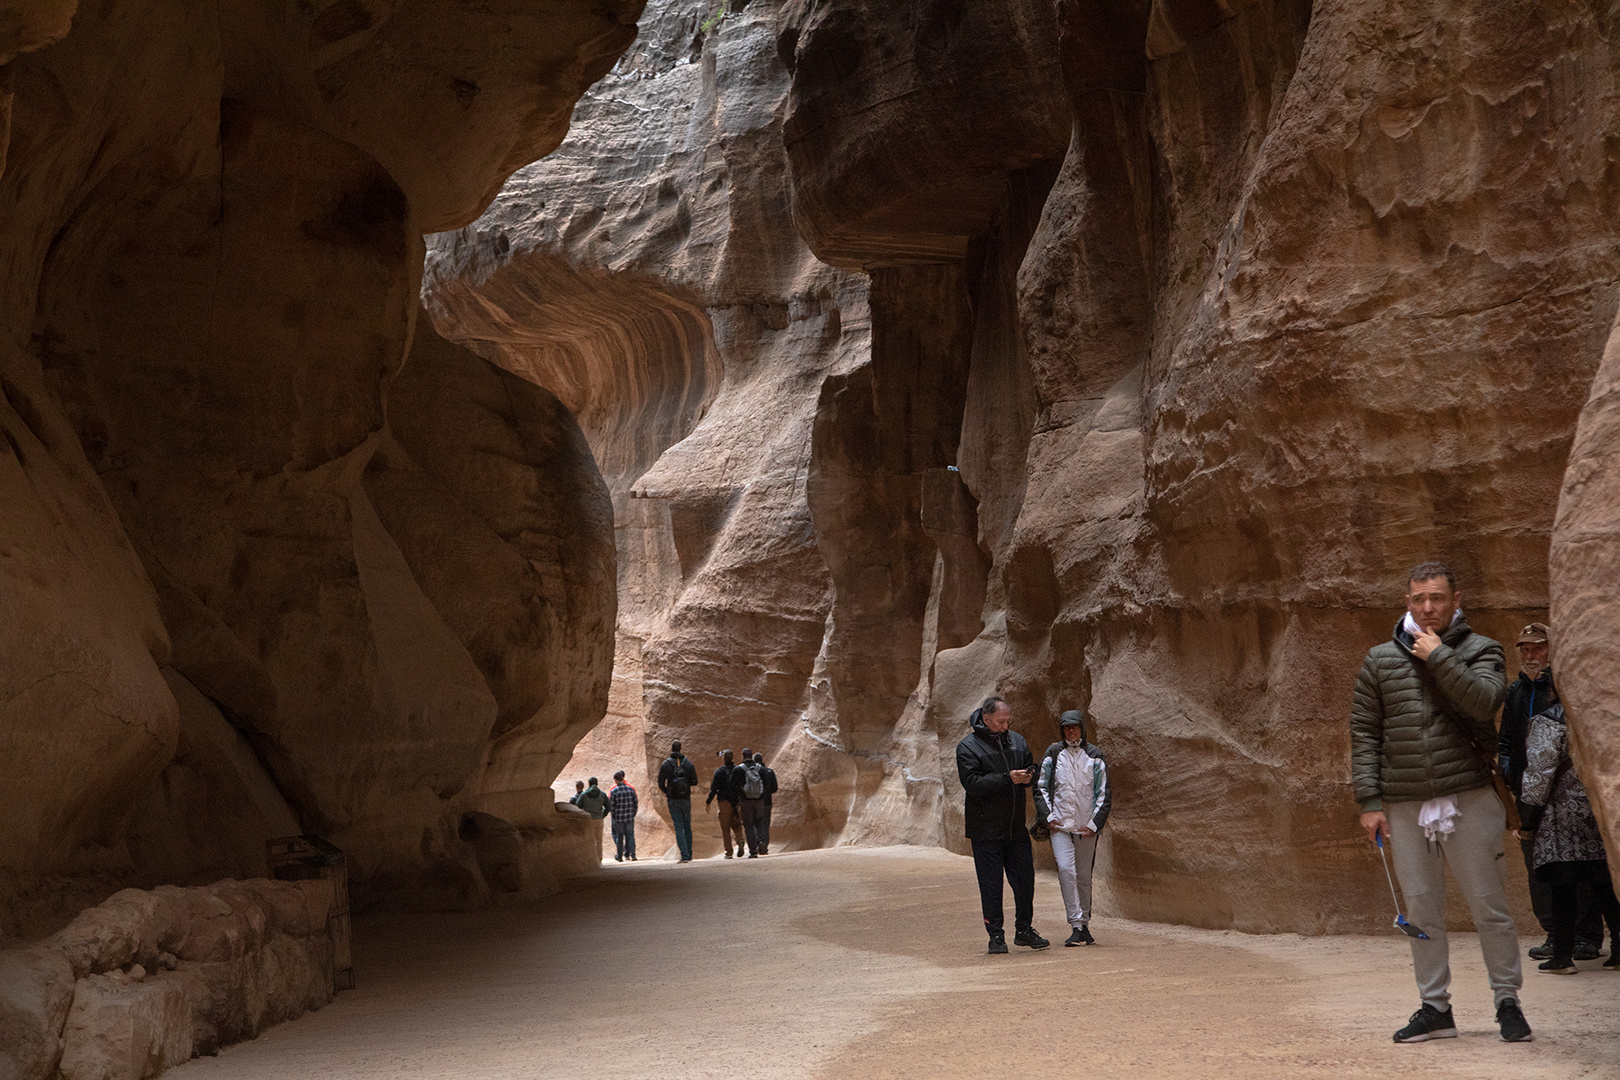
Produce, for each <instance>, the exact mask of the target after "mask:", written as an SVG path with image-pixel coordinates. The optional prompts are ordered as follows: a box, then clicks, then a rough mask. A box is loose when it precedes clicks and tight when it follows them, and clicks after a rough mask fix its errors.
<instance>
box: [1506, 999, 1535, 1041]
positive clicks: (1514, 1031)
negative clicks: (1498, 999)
mask: <svg viewBox="0 0 1620 1080" xmlns="http://www.w3.org/2000/svg"><path fill="white" fill-rule="evenodd" d="M1496 1022H1497V1023H1498V1024H1500V1025H1502V1041H1503V1042H1534V1041H1535V1036H1534V1035H1532V1034H1530V1021H1528V1020H1526V1019H1525V1018H1524V1010H1523V1009H1521V1008H1519V1003H1518V1002H1517V1001H1515V1000H1514V999H1513V998H1508V999H1507V1000H1506V1001H1504V1002H1502V1004H1500V1005H1498V1006H1497V1007H1496Z"/></svg>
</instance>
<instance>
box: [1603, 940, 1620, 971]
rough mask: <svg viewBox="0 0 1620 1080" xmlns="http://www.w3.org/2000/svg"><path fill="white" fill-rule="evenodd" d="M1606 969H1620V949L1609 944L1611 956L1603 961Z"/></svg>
mask: <svg viewBox="0 0 1620 1080" xmlns="http://www.w3.org/2000/svg"><path fill="white" fill-rule="evenodd" d="M1603 970H1604V971H1620V949H1617V948H1615V947H1614V946H1613V945H1610V946H1609V958H1608V959H1607V960H1605V961H1603Z"/></svg>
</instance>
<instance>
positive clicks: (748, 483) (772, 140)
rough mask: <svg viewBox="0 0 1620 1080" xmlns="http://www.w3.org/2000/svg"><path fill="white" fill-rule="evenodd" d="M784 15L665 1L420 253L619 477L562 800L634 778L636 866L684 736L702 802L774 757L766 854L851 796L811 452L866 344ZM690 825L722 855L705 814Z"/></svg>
mask: <svg viewBox="0 0 1620 1080" xmlns="http://www.w3.org/2000/svg"><path fill="white" fill-rule="evenodd" d="M770 8H771V6H770V5H768V4H764V5H760V4H755V5H751V6H750V7H749V8H748V9H746V10H744V11H740V12H737V13H735V14H731V15H728V16H727V17H726V18H725V19H724V20H723V21H719V22H716V23H715V24H713V25H710V26H709V29H708V30H707V32H705V31H704V30H703V26H704V24H705V22H706V20H707V19H708V16H709V15H710V14H711V13H712V11H713V10H714V9H713V5H704V4H700V3H692V2H682V3H664V4H654V5H652V7H651V8H650V9H649V11H648V13H647V15H646V17H645V19H644V20H643V25H642V36H641V39H640V41H639V42H638V44H637V46H636V47H635V49H634V50H632V51H631V52H630V53H629V54H628V55H627V56H626V57H625V59H624V60H623V61H622V62H621V64H620V65H619V68H618V69H617V70H616V71H615V73H614V74H612V75H610V76H609V77H607V78H606V79H604V80H602V81H601V82H600V83H598V84H597V85H596V86H595V87H593V88H592V90H591V92H590V94H589V95H588V96H587V97H586V99H585V100H584V101H583V102H582V103H581V105H580V107H579V109H578V111H577V114H576V117H575V122H574V128H573V132H572V134H571V135H570V137H569V140H568V141H567V142H565V143H564V144H563V146H562V147H561V148H560V149H559V150H558V152H557V153H556V154H554V155H552V156H551V157H550V158H548V159H547V160H545V161H544V162H540V163H537V164H535V165H533V166H531V167H529V168H527V169H524V170H522V171H521V172H520V173H519V174H518V175H517V176H515V177H514V178H513V179H512V181H511V182H510V183H509V184H508V185H507V186H506V188H505V190H504V191H503V193H502V195H501V197H500V198H499V199H498V200H497V202H496V203H495V205H494V206H492V207H491V208H490V210H489V211H488V212H487V213H486V214H485V215H484V216H483V218H481V219H480V220H479V221H478V222H477V223H475V224H474V225H472V226H469V227H468V228H466V229H463V230H460V231H459V232H456V233H448V234H444V235H441V236H438V237H434V238H433V240H432V243H431V247H430V258H429V264H428V273H427V278H426V284H425V290H424V299H425V305H426V307H427V309H428V310H429V311H430V312H432V314H433V316H434V319H435V321H436V323H437V324H438V326H439V328H440V330H441V332H443V333H444V334H445V335H446V336H447V337H451V338H453V339H455V340H457V341H462V342H465V343H467V344H468V345H470V346H472V347H473V348H475V349H477V350H478V351H479V352H481V353H482V354H483V355H486V356H488V357H490V358H491V359H493V360H494V361H495V362H496V363H498V364H499V365H500V366H501V367H503V368H505V369H506V370H508V371H511V372H514V373H516V374H518V375H521V376H523V377H524V378H526V379H529V380H532V381H534V382H537V383H539V384H541V385H543V386H545V387H547V388H548V389H550V390H551V391H553V392H554V393H556V394H557V395H558V397H559V398H560V399H561V400H562V401H563V402H564V403H565V404H567V405H568V406H569V407H570V408H571V409H573V410H574V412H575V413H576V415H578V416H579V418H580V421H581V425H582V427H583V428H584V430H585V433H586V437H587V438H588V439H589V441H590V443H591V447H592V450H593V451H594V452H595V455H596V458H597V461H598V463H599V464H600V465H601V468H602V472H603V474H604V476H605V478H606V479H607V482H608V485H609V487H610V488H611V490H612V492H613V499H614V510H615V530H616V535H617V540H618V556H619V612H618V645H617V656H616V660H615V669H614V685H613V691H612V695H611V697H610V703H609V708H608V717H607V719H606V720H605V721H604V722H603V724H602V725H600V726H599V727H598V728H597V729H596V730H595V731H593V732H592V733H591V735H590V736H589V737H588V738H587V739H586V740H585V741H584V742H583V743H582V744H581V745H580V747H579V749H578V751H577V752H576V754H575V756H574V758H573V761H572V763H571V764H570V765H569V766H568V768H567V770H566V772H565V773H564V774H563V776H562V778H561V782H560V783H559V784H558V791H559V793H571V792H572V788H573V784H572V781H573V780H575V779H579V780H584V779H586V778H587V777H589V776H592V775H594V776H596V777H598V779H599V780H600V781H601V782H602V784H603V786H604V787H608V786H611V781H610V779H609V778H610V777H611V776H612V774H613V772H615V771H616V770H618V769H621V768H622V769H624V770H625V771H626V773H627V775H628V779H629V781H630V782H631V783H632V784H633V785H634V786H635V787H636V788H637V789H638V791H639V793H640V796H641V803H642V812H641V816H640V826H639V837H638V841H639V843H638V847H639V854H640V856H641V857H646V856H648V855H649V854H652V855H658V854H661V853H662V851H663V850H664V849H665V848H666V847H667V846H668V845H669V843H670V841H671V838H672V834H671V833H670V832H669V830H668V827H667V824H666V822H665V821H664V820H663V819H662V818H661V817H660V816H659V815H660V813H661V812H662V811H663V810H664V800H663V798H662V797H661V796H660V795H659V794H658V792H657V788H656V785H655V783H654V782H653V778H654V777H655V776H656V773H657V768H658V765H659V763H660V761H661V760H662V759H663V757H664V756H665V754H667V752H668V749H669V743H670V741H671V739H673V738H679V739H682V740H683V741H684V743H685V747H686V752H687V753H688V754H689V755H691V756H692V757H693V758H694V759H695V760H696V762H697V764H698V766H699V770H700V772H701V773H702V774H703V779H704V789H703V791H702V792H700V795H699V797H700V799H701V797H702V794H704V793H706V791H707V781H708V777H709V775H710V773H711V771H712V769H713V767H714V766H715V765H717V764H718V762H717V761H716V760H715V757H714V754H715V752H716V751H718V750H721V749H725V748H729V749H731V750H732V751H734V752H740V751H741V750H742V749H743V748H744V747H747V748H749V749H751V750H758V751H760V752H762V753H764V754H766V756H767V757H768V759H769V760H770V761H771V763H772V764H773V766H774V767H776V768H777V770H778V772H779V775H780V781H781V784H782V788H783V790H782V793H781V794H780V795H779V796H778V798H777V804H776V815H775V818H776V823H777V828H776V829H775V830H774V831H775V836H774V837H773V842H774V843H775V846H776V847H778V848H782V847H789V846H813V845H817V844H821V843H824V842H827V841H828V840H829V839H830V838H832V837H835V836H837V835H838V833H839V832H840V830H841V829H842V828H843V827H844V823H845V821H846V819H847V818H848V816H849V814H850V808H851V806H852V805H854V804H856V803H857V802H858V799H857V798H856V796H855V793H854V792H853V790H852V785H851V784H850V782H849V774H850V772H851V771H852V770H849V769H848V768H847V767H839V766H837V765H834V764H831V762H841V761H845V760H846V759H847V755H845V754H843V753H841V752H840V751H839V750H835V749H831V748H828V747H826V746H823V744H822V743H820V742H817V741H816V740H817V737H825V733H824V732H823V731H821V730H820V729H819V728H817V729H815V734H814V735H813V734H811V730H812V728H813V727H814V724H813V722H811V721H810V720H808V716H809V710H810V709H811V705H810V702H809V697H810V695H811V693H812V690H811V684H812V677H813V674H814V672H815V670H816V665H817V658H818V655H819V654H820V653H821V652H822V649H823V639H824V637H825V634H826V627H827V616H828V609H829V604H830V596H829V578H828V572H827V569H826V564H825V561H824V554H823V551H824V548H823V547H822V546H820V545H818V542H817V532H816V529H815V526H814V523H813V521H812V515H811V509H810V506H809V504H808V502H807V499H806V487H807V483H809V482H810V481H808V480H807V477H806V469H807V455H808V453H809V449H810V446H811V443H812V441H813V438H814V430H815V424H816V416H817V402H818V400H819V395H820V394H821V388H822V385H823V382H824V380H825V379H826V378H827V377H828V376H829V375H830V374H837V373H841V372H845V371H849V370H851V369H853V368H854V367H856V366H857V365H858V364H860V363H861V362H862V361H863V360H864V358H865V352H866V296H865V289H864V287H863V286H862V285H861V284H860V283H859V281H858V279H856V278H855V277H854V276H853V275H849V274H845V273H841V272H839V271H835V270H833V269H831V268H829V267H827V266H824V265H821V264H819V263H818V262H817V261H816V260H815V259H814V258H813V257H812V256H811V255H810V253H809V251H808V249H807V248H806V247H805V245H804V243H803V242H802V241H801V240H800V239H799V238H798V236H797V235H796V233H795V232H794V229H793V222H792V215H791V208H790V202H789V197H788V192H787V182H786V178H787V168H786V160H785V156H784V153H783V149H782V142H781V139H782V135H781V108H782V103H783V97H784V95H785V94H786V91H787V84H788V73H787V71H786V69H785V68H784V67H783V66H782V65H781V62H780V60H779V59H778V57H777V55H776V37H775V22H774V12H773V11H772V10H770ZM925 589H926V584H925ZM914 652H915V650H913V653H914ZM912 663H913V664H914V663H915V656H914V655H913V657H912ZM903 698H904V694H903V693H902V701H903ZM831 730H832V733H833V734H836V728H832V729H831ZM833 744H834V745H835V746H836V745H837V744H836V741H834V742H833ZM823 758H826V759H827V760H826V761H823V760H822V759H823ZM711 813H712V812H711ZM700 814H701V809H700ZM698 833H699V841H698V851H699V853H700V854H710V853H714V852H716V851H717V850H718V839H719V837H718V833H717V829H716V827H715V825H714V822H713V819H712V817H711V818H710V820H709V822H708V823H707V825H705V824H704V823H703V819H702V818H701V817H700V818H699V825H698Z"/></svg>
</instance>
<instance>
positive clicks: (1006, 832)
mask: <svg viewBox="0 0 1620 1080" xmlns="http://www.w3.org/2000/svg"><path fill="white" fill-rule="evenodd" d="M968 726H969V727H970V728H972V730H971V731H969V732H968V735H967V737H966V738H964V739H963V740H962V741H961V742H959V743H957V744H956V775H957V776H958V777H959V778H960V779H961V781H962V791H963V793H964V794H965V796H966V800H965V804H964V806H963V815H962V816H963V825H964V830H963V831H964V833H965V834H966V836H967V838H968V839H969V840H1006V839H1010V838H1014V837H1019V836H1023V837H1025V838H1027V837H1028V835H1029V834H1028V833H1026V832H1025V831H1024V804H1025V803H1026V802H1027V801H1028V800H1027V799H1026V798H1025V797H1024V788H1026V787H1028V786H1029V785H1028V784H1014V783H1013V782H1012V776H1011V775H1009V774H1010V773H1013V772H1016V771H1018V770H1020V769H1033V768H1034V767H1035V759H1034V758H1033V757H1032V756H1031V755H1030V752H1029V745H1028V744H1027V743H1025V742H1024V737H1023V736H1022V735H1020V734H1018V732H1016V731H1007V732H1003V733H1002V734H1000V735H992V734H991V733H990V729H989V728H987V727H985V725H984V715H983V712H982V710H979V709H974V710H973V716H972V717H971V718H970V719H969V720H968Z"/></svg>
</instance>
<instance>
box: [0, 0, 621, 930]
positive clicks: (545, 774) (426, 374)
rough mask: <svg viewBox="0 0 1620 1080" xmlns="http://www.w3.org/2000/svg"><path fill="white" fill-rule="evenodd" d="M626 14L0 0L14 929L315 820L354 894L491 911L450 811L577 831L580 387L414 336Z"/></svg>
mask: <svg viewBox="0 0 1620 1080" xmlns="http://www.w3.org/2000/svg"><path fill="white" fill-rule="evenodd" d="M640 9H641V4H640V2H639V0H608V2H604V3H599V4H594V5H583V6H562V7H558V6H549V7H540V8H534V7H532V6H530V5H507V4H496V5H493V6H492V5H483V6H480V7H478V8H476V9H473V8H465V7H454V6H452V7H445V6H444V5H442V4H436V3H429V2H417V0H406V2H404V3H386V4H377V3H369V2H366V3H362V2H357V0H336V2H320V3H314V4H307V5H302V6H300V7H297V9H296V10H295V9H294V8H291V7H289V8H287V9H286V10H285V11H281V10H280V9H277V8H274V6H265V5H261V4H252V3H239V2H234V0H231V2H225V3H220V4H206V5H203V6H201V7H197V6H196V5H190V6H187V5H180V4H175V3H172V2H170V0H137V2H136V3H132V4H119V5H99V6H96V7H94V8H90V9H85V10H81V11H79V12H78V13H77V14H76V15H73V13H72V5H71V4H65V5H64V4H40V5H32V6H30V7H29V8H28V9H27V10H26V11H22V9H16V12H14V11H13V8H12V7H7V8H5V9H4V10H0V55H5V56H7V57H8V58H9V57H10V55H11V54H13V53H17V52H20V51H21V50H23V49H26V48H34V49H35V50H36V51H33V52H24V53H22V55H19V56H17V57H16V59H12V60H11V61H10V63H9V64H7V65H6V66H5V68H4V69H3V71H4V82H3V86H4V102H3V104H4V109H3V110H0V112H3V113H4V116H5V118H6V120H7V126H6V136H7V157H6V161H5V168H4V172H3V175H0V219H3V220H4V221H5V223H6V242H5V245H4V248H3V256H0V280H3V281H4V283H5V285H6V288H5V290H4V299H3V300H0V322H3V326H4V328H5V330H6V332H5V334H3V335H0V339H3V340H0V396H3V399H4V403H3V407H0V426H3V428H4V430H5V434H6V440H5V442H4V443H3V444H0V506H3V507H4V508H5V512H4V514H0V553H3V556H4V557H3V558H0V610H3V611H5V612H6V616H7V617H6V618H4V619H0V815H3V816H4V817H5V819H6V820H7V821H8V822H9V823H10V824H9V825H8V827H7V828H6V829H5V830H3V831H0V933H6V934H22V933H28V934H32V933H37V932H40V931H41V930H44V929H48V928H49V927H50V926H51V925H52V924H53V923H55V924H56V925H59V924H60V921H61V919H62V918H63V917H64V915H65V914H66V913H69V912H71V911H72V910H75V909H76V908H77V907H79V906H82V905H83V903H84V902H86V901H90V902H93V901H94V900H96V899H99V898H100V897H102V896H105V895H106V894H107V893H108V892H110V891H112V890H113V889H115V888H117V887H118V886H120V885H123V884H129V883H139V884H154V883H157V882H161V881H196V880H200V879H204V878H206V877H207V876H210V875H217V874H218V873H220V872H228V873H232V874H236V875H243V874H253V873H259V872H262V865H263V863H262V860H263V842H264V840H265V839H268V838H269V836H274V835H278V834H284V833H286V832H292V831H304V830H309V831H319V832H323V833H326V834H327V835H329V836H330V838H331V839H333V840H334V841H335V842H337V843H338V844H339V845H340V846H342V847H345V848H346V849H347V850H348V851H349V855H350V865H351V868H352V870H353V872H354V878H355V898H356V901H357V902H358V903H359V904H361V905H365V904H372V903H391V904H396V905H415V906H422V905H428V906H446V905H448V906H462V905H467V904H477V903H483V902H487V901H488V899H489V894H490V883H489V882H487V881H485V880H484V878H483V876H482V874H481V871H480V869H479V864H478V861H477V858H476V853H475V851H474V848H473V846H472V845H470V844H467V843H465V842H463V841H462V840H461V839H460V838H459V835H458V828H459V822H460V820H461V817H462V815H463V814H464V813H468V812H491V813H495V812H496V811H492V810H490V808H489V807H488V806H487V805H486V804H487V803H490V802H491V801H492V800H493V801H497V802H499V803H500V808H499V811H498V813H499V814H500V815H501V816H502V817H503V819H504V820H507V821H509V822H510V823H511V824H512V827H514V828H518V829H528V830H530V832H532V833H533V834H534V835H535V837H540V836H543V835H551V834H552V833H553V832H555V831H556V830H555V829H554V826H555V822H554V821H553V820H552V819H554V818H555V817H556V813H555V811H554V809H553V805H554V803H553V797H552V795H551V792H550V783H551V780H552V778H553V776H554V775H555V772H556V770H557V769H558V768H560V767H561V765H562V763H563V762H564V761H565V760H566V759H567V756H568V753H569V751H570V749H571V748H572V746H573V743H574V742H575V741H577V740H578V738H579V737H580V736H581V735H582V734H583V733H584V732H585V731H586V730H588V729H589V727H590V726H591V724H592V723H593V722H594V721H595V720H596V719H597V718H598V717H600V716H601V714H602V711H603V709H604V708H605V706H606V700H607V690H608V683H609V671H610V662H611V661H610V657H611V654H612V627H613V621H614V609H615V603H614V592H613V581H614V569H613V559H614V556H613V548H612V546H611V533H610V528H611V518H610V513H611V510H610V503H609V500H608V494H607V491H606V489H605V487H604V486H603V484H602V482H601V478H600V476H599V474H598V472H597V469H596V467H595V464H594V462H593V461H592V459H591V457H590V454H589V451H588V448H587V446H586V444H585V442H584V440H583V438H582V437H581V435H580V431H579V428H578V425H577V424H576V423H575V421H574V420H573V418H572V417H571V416H570V415H569V414H568V413H567V411H566V410H565V409H564V408H563V407H562V406H561V405H559V403H558V402H557V400H556V399H555V398H553V397H552V396H550V395H548V394H546V393H545V392H544V391H541V390H539V389H538V388H536V387H533V386H530V385H528V384H519V383H516V382H515V381H514V380H511V379H510V377H509V376H506V375H504V374H502V373H501V372H499V371H498V370H496V369H495V368H493V367H492V366H490V365H489V363H488V362H487V361H485V360H483V359H481V358H480V357H478V356H475V355H473V354H471V353H469V352H466V351H465V350H463V349H460V348H458V347H456V346H453V345H451V344H449V343H447V342H444V341H443V340H441V339H439V338H437V337H436V336H434V335H433V334H432V333H431V330H430V329H426V328H425V327H424V328H423V330H424V332H417V330H418V326H417V319H416V312H417V306H418V303H419V286H420V279H421V269H422V259H423V250H424V249H423V244H422V240H421V233H422V230H423V229H424V228H444V227H451V226H455V225H459V224H462V223H464V222H466V221H469V220H471V219H472V218H474V217H476V216H477V214H478V213H479V212H480V211H481V210H482V209H483V207H484V205H485V204H487V202H488V201H489V200H490V199H491V198H493V196H494V193H495V192H496V191H497V190H498V189H499V187H500V185H501V183H502V182H504V180H505V179H506V177H507V176H508V175H509V174H510V173H511V172H512V171H513V170H514V169H516V168H517V167H519V166H520V165H522V164H524V163H526V162H528V161H529V160H532V158H533V157H535V156H538V155H539V154H542V153H545V152H546V151H547V150H549V149H550V148H552V147H554V146H555V145H556V144H557V143H558V142H559V141H560V140H561V139H562V137H563V135H564V133H565V132H566V130H567V122H568V116H569V113H570V111H571V109H572V106H573V103H574V101H575V100H576V99H577V98H578V97H579V95H580V94H581V93H582V92H583V91H584V90H585V88H586V86H588V85H589V83H590V82H591V81H592V80H593V79H595V78H596V77H598V76H599V75H601V74H602V72H604V71H605V70H607V68H608V67H610V66H611V65H612V63H613V62H614V60H615V59H616V58H617V56H618V55H619V53H620V52H621V51H622V50H623V49H624V47H625V46H626V45H627V44H629V42H630V41H631V40H632V39H633V37H634V34H635V27H634V24H635V19H636V17H637V15H638V14H639V13H640ZM17 12H21V14H17ZM70 15H71V16H72V19H71V25H70V24H69V21H68V19H69V16H70ZM52 41H54V42H55V43H54V44H52V43H51V42H52ZM40 46H44V47H42V48H41V47H40ZM492 597H493V598H494V599H493V600H492V599H491V598H492ZM177 699H178V701H177ZM213 824H217V825H218V826H219V827H218V828H217V829H215V830H214V831H213V832H212V833H211V834H207V833H206V831H205V826H206V825H213ZM564 832H566V830H565V831H564ZM557 835H564V833H557ZM537 842H538V841H537ZM565 861H566V860H565ZM531 862H532V860H531ZM533 869H534V871H535V874H534V881H533V882H531V883H530V884H532V885H533V886H534V887H541V883H542V882H543V883H546V885H547V887H549V885H550V884H554V882H555V876H554V875H552V874H550V872H549V871H544V870H543V869H541V868H539V867H538V866H535V867H534V868H533ZM530 884H526V885H525V888H528V887H530Z"/></svg>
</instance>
